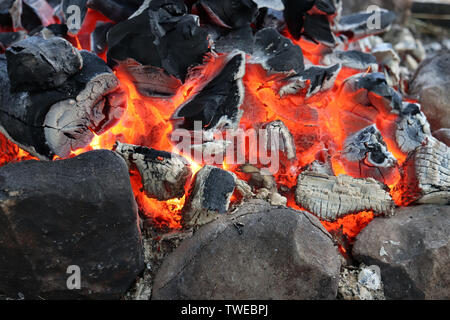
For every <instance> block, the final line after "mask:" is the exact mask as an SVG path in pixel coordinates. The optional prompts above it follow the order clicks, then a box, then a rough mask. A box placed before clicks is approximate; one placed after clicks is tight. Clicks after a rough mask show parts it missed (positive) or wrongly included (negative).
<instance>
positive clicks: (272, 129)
mask: <svg viewBox="0 0 450 320" xmlns="http://www.w3.org/2000/svg"><path fill="white" fill-rule="evenodd" d="M263 128H264V129H265V130H264V134H265V140H264V141H266V142H267V150H271V151H272V152H274V151H281V152H283V153H284V154H285V155H286V158H287V159H288V160H295V159H296V158H297V151H296V148H295V141H294V137H293V136H292V134H291V132H290V131H289V129H288V128H287V127H286V125H285V124H284V123H283V121H281V120H277V121H273V122H270V123H268V124H266V125H265V126H264V127H263ZM272 138H275V139H278V141H272ZM274 149H278V150H274Z"/></svg>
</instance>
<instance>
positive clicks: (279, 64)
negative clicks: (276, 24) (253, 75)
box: [250, 28, 305, 73]
mask: <svg viewBox="0 0 450 320" xmlns="http://www.w3.org/2000/svg"><path fill="white" fill-rule="evenodd" d="M252 60H254V61H255V62H259V63H261V65H262V66H263V67H264V69H266V70H268V71H272V72H290V71H295V72H296V73H301V72H302V71H303V70H304V69H305V65H304V64H303V53H302V49H301V48H300V47H299V46H297V45H294V44H293V43H292V41H291V40H289V39H288V38H285V37H283V36H282V35H281V34H280V33H279V32H278V31H276V30H275V29H272V28H266V29H263V30H261V31H258V32H257V33H256V35H255V50H254V52H253V56H252ZM250 62H251V61H250Z"/></svg>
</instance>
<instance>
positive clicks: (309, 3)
mask: <svg viewBox="0 0 450 320" xmlns="http://www.w3.org/2000/svg"><path fill="white" fill-rule="evenodd" d="M283 3H284V7H285V9H284V20H285V21H286V25H287V27H288V29H289V33H290V34H291V35H292V37H293V38H294V39H295V40H299V39H300V37H301V36H302V31H303V25H304V22H305V15H306V12H308V11H309V10H310V9H312V7H313V6H314V3H315V0H283Z"/></svg>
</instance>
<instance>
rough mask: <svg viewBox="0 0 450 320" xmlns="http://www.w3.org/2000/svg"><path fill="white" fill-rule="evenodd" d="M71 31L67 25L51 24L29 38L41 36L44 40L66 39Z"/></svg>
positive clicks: (42, 27) (39, 28)
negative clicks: (53, 38)
mask: <svg viewBox="0 0 450 320" xmlns="http://www.w3.org/2000/svg"><path fill="white" fill-rule="evenodd" d="M68 31H69V29H68V28H67V25H65V24H51V25H48V26H46V27H44V26H40V27H38V28H36V29H34V30H32V31H30V33H29V34H28V35H29V36H39V37H42V38H44V39H50V38H52V37H61V38H65V37H66V36H67V33H68Z"/></svg>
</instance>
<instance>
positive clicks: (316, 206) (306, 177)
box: [296, 171, 394, 221]
mask: <svg viewBox="0 0 450 320" xmlns="http://www.w3.org/2000/svg"><path fill="white" fill-rule="evenodd" d="M296 202H297V204H298V205H299V206H301V207H302V208H305V209H306V210H308V211H309V212H311V213H313V214H315V215H317V216H318V217H319V218H321V219H323V220H327V221H335V220H337V219H338V218H341V217H343V216H346V215H348V214H352V213H359V212H362V211H373V212H374V213H375V214H377V215H381V214H387V215H389V214H391V213H392V211H393V209H394V202H393V201H392V198H391V196H390V195H389V192H387V191H386V187H385V186H384V185H383V184H381V183H379V182H377V181H376V180H374V179H371V178H369V179H355V178H352V177H350V176H347V175H340V176H338V177H334V176H328V175H326V174H319V173H312V172H306V171H305V172H303V173H301V174H300V175H299V176H298V183H297V190H296Z"/></svg>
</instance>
